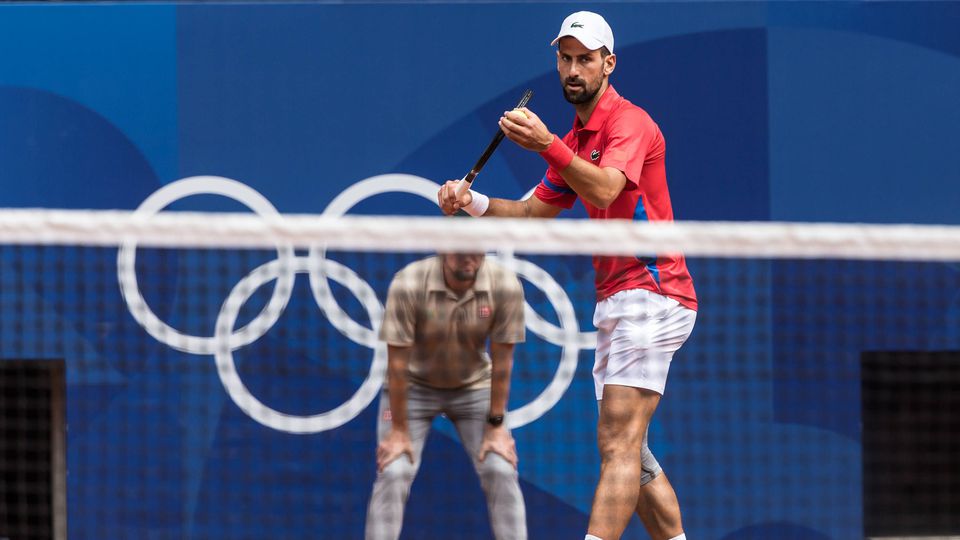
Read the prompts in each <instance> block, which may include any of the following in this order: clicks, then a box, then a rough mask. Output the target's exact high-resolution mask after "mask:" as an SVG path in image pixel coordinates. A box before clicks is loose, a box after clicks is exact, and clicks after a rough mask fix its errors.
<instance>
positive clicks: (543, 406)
mask: <svg viewBox="0 0 960 540" xmlns="http://www.w3.org/2000/svg"><path fill="white" fill-rule="evenodd" d="M488 258H491V259H494V260H496V261H497V262H498V263H499V264H500V265H501V266H503V267H505V268H508V269H510V270H512V271H513V272H515V273H516V274H517V275H518V276H521V277H523V278H525V279H526V280H527V281H529V282H530V283H532V284H534V285H536V286H537V288H539V289H540V290H541V291H543V293H544V294H546V296H547V300H549V301H550V303H551V304H553V308H554V309H555V310H556V311H557V317H558V318H559V319H560V326H561V330H560V332H561V333H562V335H560V336H557V335H556V333H553V335H549V336H548V335H545V334H541V333H540V332H539V331H538V330H539V329H535V328H534V327H533V326H531V325H530V322H529V321H530V315H531V314H535V313H536V312H535V311H534V310H533V308H532V307H530V304H529V303H526V302H525V305H524V308H523V311H524V318H525V319H527V327H528V328H530V331H531V332H533V333H534V334H537V335H538V336H540V337H541V338H543V339H545V340H546V341H549V342H551V343H553V344H555V345H560V346H561V347H563V352H562V354H561V356H560V364H559V365H557V371H556V373H555V374H554V376H553V380H552V381H550V384H549V385H547V387H546V388H545V389H544V390H543V392H541V393H540V395H539V396H537V397H536V398H534V399H533V400H532V401H530V403H527V404H526V405H524V406H523V407H520V408H518V409H516V410H513V411H510V412H509V413H508V415H507V416H506V420H507V427H509V428H511V429H512V428H518V427H520V426H524V425H526V424H529V423H530V422H533V421H534V420H536V419H537V418H540V417H541V416H543V415H544V414H545V413H546V412H547V411H549V410H550V409H551V408H553V406H554V405H556V404H557V402H558V401H560V398H561V397H563V393H564V392H566V391H567V388H569V387H570V383H571V382H572V381H573V376H574V375H575V374H576V372H577V362H578V360H579V357H580V349H581V345H580V343H581V339H580V326H579V323H578V322H577V315H576V312H575V311H574V309H573V303H572V302H570V297H569V296H567V293H566V291H564V290H563V288H562V287H561V286H560V285H559V284H558V283H557V282H556V281H555V280H554V279H553V277H552V276H551V275H550V274H548V273H547V272H546V271H545V270H544V269H542V268H540V267H539V266H537V265H536V264H534V263H532V262H530V261H524V260H520V259H516V258H514V257H513V256H512V255H509V254H506V255H504V254H501V255H499V256H497V255H488ZM537 318H538V319H539V318H540V317H539V316H537ZM540 320H543V319H540ZM551 326H552V325H551ZM558 337H559V338H560V339H559V340H558V341H559V342H558V341H557V340H556V338H558ZM594 343H596V342H594Z"/></svg>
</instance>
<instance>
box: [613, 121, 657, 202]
mask: <svg viewBox="0 0 960 540" xmlns="http://www.w3.org/2000/svg"><path fill="white" fill-rule="evenodd" d="M606 132H607V133H606V141H605V144H604V149H603V158H602V159H601V160H600V167H613V168H615V169H618V170H620V171H622V172H623V174H624V175H625V176H626V177H627V181H628V182H630V183H631V184H633V185H634V186H636V185H639V183H640V174H641V173H642V172H643V164H644V162H646V159H647V156H648V153H649V150H650V148H651V145H652V143H653V142H654V141H656V140H658V139H660V138H661V135H660V128H658V127H657V124H656V123H654V121H653V119H652V118H650V116H648V115H647V114H646V113H644V112H643V111H641V110H629V111H625V112H624V113H623V114H620V115H617V116H616V117H612V118H610V121H609V122H608V124H607V127H606Z"/></svg>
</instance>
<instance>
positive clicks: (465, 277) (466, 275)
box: [453, 270, 477, 281]
mask: <svg viewBox="0 0 960 540" xmlns="http://www.w3.org/2000/svg"><path fill="white" fill-rule="evenodd" d="M453 277H454V278H456V280H457V281H473V280H475V279H477V271H476V270H473V271H470V270H454V271H453Z"/></svg>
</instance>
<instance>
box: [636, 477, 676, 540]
mask: <svg viewBox="0 0 960 540" xmlns="http://www.w3.org/2000/svg"><path fill="white" fill-rule="evenodd" d="M637 515H638V516H640V521H642V522H643V526H644V527H645V528H646V529H647V534H649V535H650V538H652V539H653V540H662V539H669V538H676V537H677V536H679V535H680V534H682V533H683V524H682V522H681V519H680V503H679V502H678V501H677V494H676V493H675V492H674V491H673V486H672V485H670V481H669V480H667V475H665V474H663V473H662V472H661V473H660V474H659V475H657V477H656V478H654V479H653V480H651V481H650V482H647V483H646V484H643V485H642V486H640V499H639V501H638V502H637Z"/></svg>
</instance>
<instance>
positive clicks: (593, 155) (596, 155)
mask: <svg viewBox="0 0 960 540" xmlns="http://www.w3.org/2000/svg"><path fill="white" fill-rule="evenodd" d="M590 159H592V160H593V161H596V160H598V159H600V151H599V150H594V151H593V152H590Z"/></svg>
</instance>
